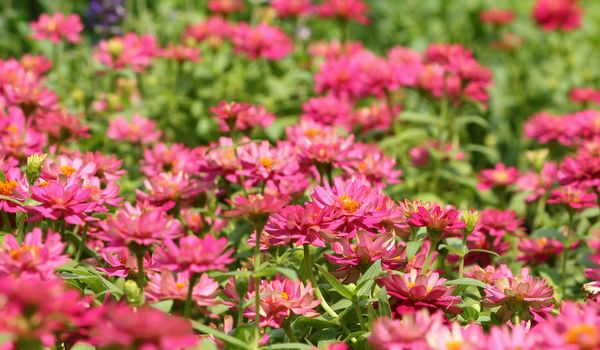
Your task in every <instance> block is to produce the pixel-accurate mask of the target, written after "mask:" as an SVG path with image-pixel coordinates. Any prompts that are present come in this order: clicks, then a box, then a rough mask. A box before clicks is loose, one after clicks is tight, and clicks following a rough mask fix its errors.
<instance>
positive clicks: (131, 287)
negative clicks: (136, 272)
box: [123, 280, 144, 305]
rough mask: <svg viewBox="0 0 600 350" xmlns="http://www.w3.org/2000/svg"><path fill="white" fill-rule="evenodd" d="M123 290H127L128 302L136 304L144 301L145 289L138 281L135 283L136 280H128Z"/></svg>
mask: <svg viewBox="0 0 600 350" xmlns="http://www.w3.org/2000/svg"><path fill="white" fill-rule="evenodd" d="M123 290H124V292H125V299H126V300H127V303H129V304H134V305H141V304H143V303H144V291H143V289H141V288H140V287H139V286H138V285H137V283H135V281H132V280H128V281H126V282H125V286H124V287H123Z"/></svg>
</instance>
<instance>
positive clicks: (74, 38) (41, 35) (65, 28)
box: [31, 12, 83, 44]
mask: <svg viewBox="0 0 600 350" xmlns="http://www.w3.org/2000/svg"><path fill="white" fill-rule="evenodd" d="M31 29H32V30H33V35H32V36H31V37H32V38H33V39H36V40H44V39H47V40H50V41H52V42H53V43H55V44H56V43H58V42H60V40H61V39H66V40H67V41H69V42H72V43H78V42H79V41H80V40H81V38H80V37H79V33H81V31H82V30H83V24H82V23H81V20H80V19H79V16H77V15H73V14H71V15H64V14H62V13H60V12H57V13H55V14H53V15H52V16H48V15H47V14H45V13H44V14H42V15H41V16H40V18H38V20H37V22H32V23H31Z"/></svg>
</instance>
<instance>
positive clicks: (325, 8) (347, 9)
mask: <svg viewBox="0 0 600 350" xmlns="http://www.w3.org/2000/svg"><path fill="white" fill-rule="evenodd" d="M367 10H368V8H367V5H366V4H365V3H364V2H363V1H362V0H325V1H324V2H323V3H322V4H321V5H320V6H319V7H318V9H317V12H318V14H319V16H321V17H325V18H339V19H343V20H346V21H356V22H358V23H360V24H367V23H369V19H368V18H367V17H366V16H365V14H366V12H367Z"/></svg>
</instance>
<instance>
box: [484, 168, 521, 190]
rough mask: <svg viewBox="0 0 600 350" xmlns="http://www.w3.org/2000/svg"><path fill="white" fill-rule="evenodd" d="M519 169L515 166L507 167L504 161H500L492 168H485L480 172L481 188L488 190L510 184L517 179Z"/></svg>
mask: <svg viewBox="0 0 600 350" xmlns="http://www.w3.org/2000/svg"><path fill="white" fill-rule="evenodd" d="M518 176H519V171H518V170H517V168H515V167H507V166H506V165H504V163H498V164H496V166H494V168H492V169H484V170H482V171H481V172H480V173H479V184H478V185H477V188H479V189H480V190H488V189H491V188H495V187H506V186H510V185H512V184H514V183H515V181H517V178H518Z"/></svg>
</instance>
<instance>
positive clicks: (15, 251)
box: [9, 244, 39, 260]
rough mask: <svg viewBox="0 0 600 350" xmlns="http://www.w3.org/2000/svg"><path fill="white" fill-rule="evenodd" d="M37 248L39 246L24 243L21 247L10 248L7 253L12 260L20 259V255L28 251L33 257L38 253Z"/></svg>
mask: <svg viewBox="0 0 600 350" xmlns="http://www.w3.org/2000/svg"><path fill="white" fill-rule="evenodd" d="M38 250H39V248H38V247H37V246H34V245H27V244H26V245H24V246H22V247H19V248H15V249H13V250H11V251H10V253H9V254H10V257H11V258H12V259H13V260H20V259H21V256H22V255H23V254H26V253H28V252H30V253H31V255H33V257H34V258H35V257H36V256H37V255H38Z"/></svg>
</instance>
